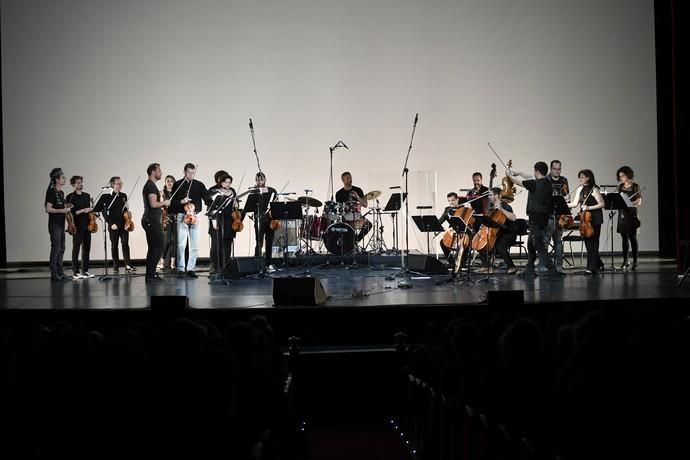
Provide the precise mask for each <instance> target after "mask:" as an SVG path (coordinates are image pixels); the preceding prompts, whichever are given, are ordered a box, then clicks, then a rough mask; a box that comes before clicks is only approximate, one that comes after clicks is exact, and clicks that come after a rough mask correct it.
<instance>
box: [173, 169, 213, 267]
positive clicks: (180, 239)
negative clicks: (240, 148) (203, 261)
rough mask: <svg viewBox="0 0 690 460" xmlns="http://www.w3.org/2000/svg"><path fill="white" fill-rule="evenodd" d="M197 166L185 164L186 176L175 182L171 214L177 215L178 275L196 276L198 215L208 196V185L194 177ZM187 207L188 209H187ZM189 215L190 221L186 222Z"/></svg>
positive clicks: (176, 259) (176, 260)
mask: <svg viewBox="0 0 690 460" xmlns="http://www.w3.org/2000/svg"><path fill="white" fill-rule="evenodd" d="M195 174H196V166H194V165H193V164H192V163H187V164H186V165H184V177H183V178H182V179H180V180H178V181H177V182H175V185H174V187H173V188H174V190H173V193H175V196H174V197H173V198H172V200H171V205H170V209H169V214H170V215H171V216H172V215H174V216H175V222H176V223H177V257H176V258H175V263H176V264H177V276H178V277H179V278H184V277H185V276H186V277H188V278H196V277H197V276H196V273H194V270H195V269H196V260H197V258H198V257H199V223H198V222H197V220H196V215H197V214H198V213H199V212H201V205H202V200H203V198H204V197H205V196H206V186H205V185H204V184H203V183H202V182H200V181H198V180H196V179H194V176H195ZM185 208H186V209H185ZM185 217H188V219H187V220H188V222H185ZM187 240H189V261H187V266H186V267H185V256H184V253H185V249H187Z"/></svg>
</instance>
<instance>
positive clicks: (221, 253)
mask: <svg viewBox="0 0 690 460" xmlns="http://www.w3.org/2000/svg"><path fill="white" fill-rule="evenodd" d="M214 178H215V180H216V185H214V186H212V187H210V188H209V189H208V191H207V192H206V197H205V198H204V201H205V202H206V207H207V209H212V210H216V209H219V208H220V207H221V206H223V205H225V207H223V209H222V211H221V212H220V216H219V215H218V214H214V215H213V216H209V219H210V223H209V226H208V233H209V235H210V236H211V254H210V256H211V257H210V259H211V271H210V273H209V275H214V274H215V273H219V272H220V273H222V270H224V269H225V266H226V265H227V263H228V262H229V261H230V259H231V258H232V243H233V241H234V239H235V231H234V230H233V229H232V211H233V210H234V209H235V208H236V198H235V197H237V192H236V191H235V189H234V188H232V176H231V175H230V174H228V173H227V172H226V171H218V172H217V173H216V174H215V175H214ZM228 200H230V201H229V202H228Z"/></svg>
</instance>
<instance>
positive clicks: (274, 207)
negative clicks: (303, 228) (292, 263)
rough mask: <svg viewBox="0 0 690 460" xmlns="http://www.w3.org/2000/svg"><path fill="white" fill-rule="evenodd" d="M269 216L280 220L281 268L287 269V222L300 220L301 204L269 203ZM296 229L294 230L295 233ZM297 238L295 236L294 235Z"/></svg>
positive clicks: (292, 202) (288, 202)
mask: <svg viewBox="0 0 690 460" xmlns="http://www.w3.org/2000/svg"><path fill="white" fill-rule="evenodd" d="M270 208H271V216H273V218H275V219H279V218H282V220H283V228H284V229H285V237H284V239H283V267H284V268H286V269H287V268H288V263H287V254H288V225H287V222H288V220H298V219H299V220H301V219H302V204H301V203H300V202H299V201H285V202H282V201H273V202H271V203H270ZM296 231H297V228H295V232H296ZM295 236H297V235H295Z"/></svg>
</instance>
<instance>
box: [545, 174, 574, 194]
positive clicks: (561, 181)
mask: <svg viewBox="0 0 690 460" xmlns="http://www.w3.org/2000/svg"><path fill="white" fill-rule="evenodd" d="M546 178H547V179H548V180H549V182H551V189H552V190H551V194H552V195H553V196H559V195H560V196H567V195H568V193H570V190H569V187H568V179H567V178H565V177H563V176H558V180H556V179H554V178H553V177H551V174H549V175H548V176H546Z"/></svg>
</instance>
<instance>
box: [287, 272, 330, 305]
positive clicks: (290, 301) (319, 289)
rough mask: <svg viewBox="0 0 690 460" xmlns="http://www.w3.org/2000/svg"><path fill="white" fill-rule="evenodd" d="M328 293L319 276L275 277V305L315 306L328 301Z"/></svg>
mask: <svg viewBox="0 0 690 460" xmlns="http://www.w3.org/2000/svg"><path fill="white" fill-rule="evenodd" d="M327 299H328V295H326V291H325V290H324V288H323V285H322V284H321V280H320V279H319V278H313V277H305V278H274V279H273V304H274V305H275V306H288V305H291V306H313V305H323V304H324V303H326V300H327Z"/></svg>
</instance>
